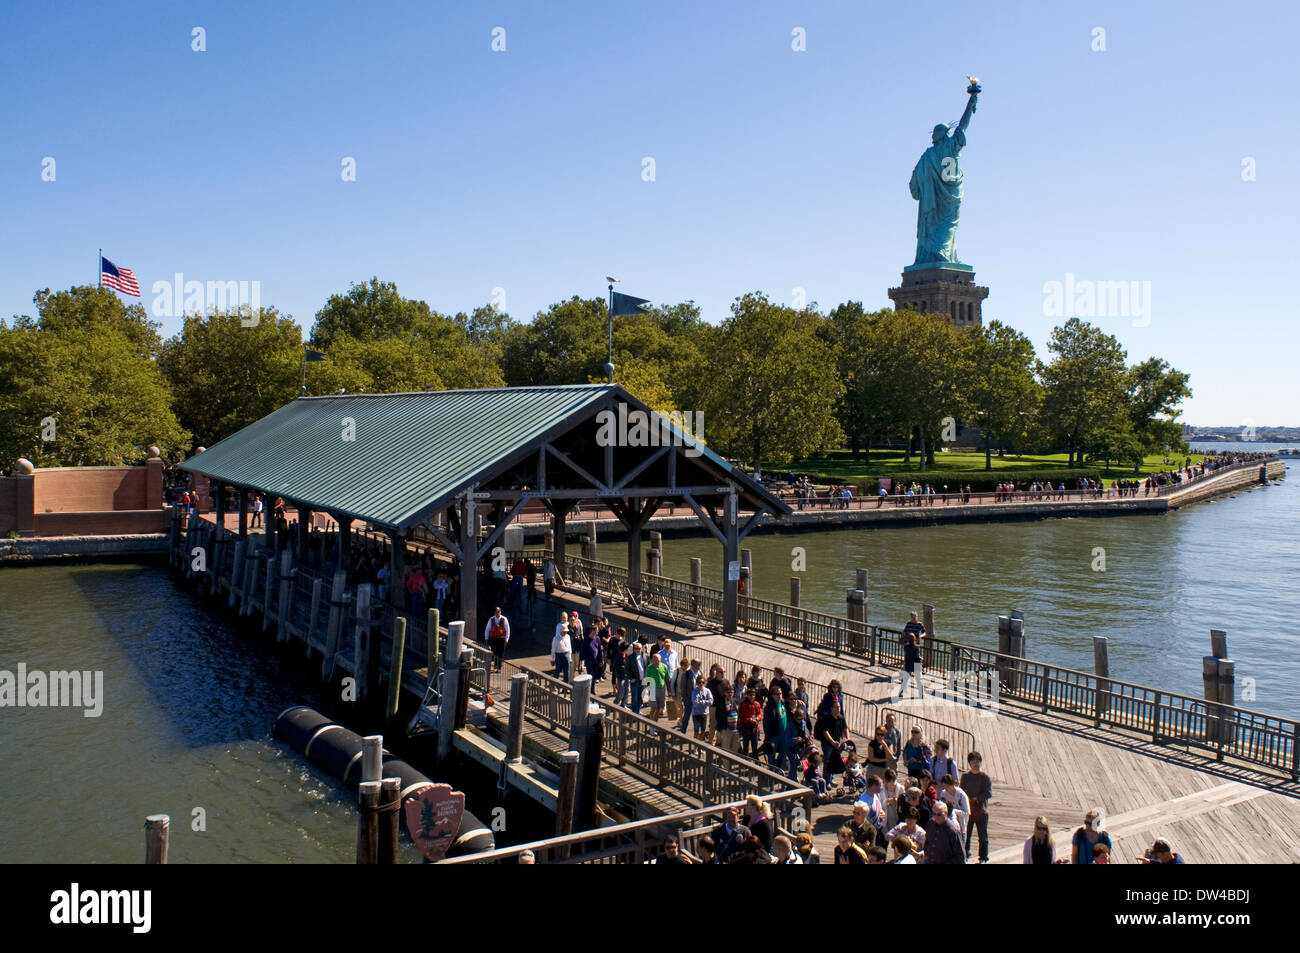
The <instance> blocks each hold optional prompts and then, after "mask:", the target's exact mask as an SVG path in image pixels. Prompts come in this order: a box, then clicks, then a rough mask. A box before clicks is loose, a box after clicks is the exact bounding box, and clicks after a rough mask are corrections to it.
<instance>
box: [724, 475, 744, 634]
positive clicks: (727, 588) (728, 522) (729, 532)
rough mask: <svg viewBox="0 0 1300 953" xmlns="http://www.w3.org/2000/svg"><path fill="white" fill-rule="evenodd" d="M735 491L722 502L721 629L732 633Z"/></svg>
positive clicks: (736, 571) (736, 568)
mask: <svg viewBox="0 0 1300 953" xmlns="http://www.w3.org/2000/svg"><path fill="white" fill-rule="evenodd" d="M736 507H737V500H736V493H735V489H734V487H733V489H732V492H731V493H729V494H728V496H727V502H726V503H725V504H724V506H723V509H724V515H723V518H722V523H723V544H722V631H723V633H724V634H726V635H733V634H735V631H736V621H737V602H736V596H737V589H738V588H739V584H740V527H739V526H737V525H736V518H737V514H736Z"/></svg>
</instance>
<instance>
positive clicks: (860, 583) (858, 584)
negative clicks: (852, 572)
mask: <svg viewBox="0 0 1300 953" xmlns="http://www.w3.org/2000/svg"><path fill="white" fill-rule="evenodd" d="M855 588H857V589H861V590H862V591H863V592H866V591H867V571H866V570H865V569H859V570H858V578H857V579H856V580H855ZM926 631H929V630H928V629H927V630H926Z"/></svg>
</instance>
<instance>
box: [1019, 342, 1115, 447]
mask: <svg viewBox="0 0 1300 953" xmlns="http://www.w3.org/2000/svg"><path fill="white" fill-rule="evenodd" d="M1047 347H1048V350H1049V351H1051V352H1052V360H1051V361H1050V362H1049V363H1046V364H1044V363H1043V362H1042V361H1039V362H1038V377H1039V379H1040V380H1041V381H1042V383H1043V392H1044V393H1043V411H1044V416H1045V419H1046V422H1047V424H1048V426H1049V427H1050V428H1051V430H1052V432H1053V433H1055V434H1057V435H1058V437H1059V438H1060V439H1061V440H1062V441H1063V442H1064V444H1065V448H1066V450H1067V451H1068V453H1069V461H1068V466H1071V467H1073V466H1075V464H1076V461H1082V459H1083V454H1084V453H1085V452H1086V451H1087V449H1088V447H1089V445H1090V444H1092V443H1094V442H1095V441H1094V437H1095V436H1096V435H1097V434H1098V433H1100V432H1101V431H1103V430H1108V431H1111V432H1116V428H1117V427H1118V424H1117V422H1116V418H1117V417H1119V416H1120V415H1123V414H1124V413H1125V411H1126V408H1125V404H1124V395H1125V387H1126V384H1127V369H1126V367H1125V363H1124V362H1125V357H1126V355H1125V352H1124V348H1123V347H1121V346H1120V343H1119V341H1118V340H1116V339H1115V337H1114V336H1113V335H1110V334H1106V333H1105V332H1103V331H1101V330H1100V329H1099V328H1096V327H1093V326H1092V325H1091V324H1088V323H1087V322H1085V321H1082V320H1080V319H1079V318H1070V319H1069V320H1068V321H1066V322H1065V324H1063V325H1059V326H1058V327H1055V328H1053V329H1052V337H1051V340H1050V342H1049V343H1048V345H1047Z"/></svg>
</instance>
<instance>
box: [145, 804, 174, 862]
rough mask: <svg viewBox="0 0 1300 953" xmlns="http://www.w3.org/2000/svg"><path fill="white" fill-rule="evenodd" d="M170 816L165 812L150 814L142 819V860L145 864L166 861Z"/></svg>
mask: <svg viewBox="0 0 1300 953" xmlns="http://www.w3.org/2000/svg"><path fill="white" fill-rule="evenodd" d="M170 825H171V817H170V816H168V815H166V814H150V815H149V816H148V817H146V818H145V819H144V862H145V863H146V864H165V863H167V833H168V828H169V827H170Z"/></svg>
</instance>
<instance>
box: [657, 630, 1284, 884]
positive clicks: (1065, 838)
mask: <svg viewBox="0 0 1300 953" xmlns="http://www.w3.org/2000/svg"><path fill="white" fill-rule="evenodd" d="M683 642H684V644H680V645H679V651H680V652H681V653H682V655H683V657H686V656H689V655H690V652H691V648H692V647H693V646H698V647H700V648H706V649H709V650H711V651H713V652H716V653H719V654H722V655H727V656H730V657H732V658H737V659H742V660H744V661H745V662H747V663H749V664H756V665H761V666H764V667H766V668H770V667H772V666H773V665H781V666H782V667H783V668H784V669H785V670H786V673H787V674H789V675H791V676H794V677H799V676H802V677H804V678H807V679H809V680H810V681H817V682H820V683H822V684H825V683H826V682H828V681H829V680H830V679H832V678H838V679H840V681H841V683H842V684H843V685H844V688H845V691H846V692H849V693H852V694H856V695H859V696H862V698H863V699H865V704H867V705H870V706H874V707H876V708H877V709H879V708H884V707H886V705H888V706H889V707H893V708H898V709H901V710H903V711H905V712H912V713H915V714H917V715H919V716H922V717H925V718H928V719H931V720H934V721H938V722H943V723H945V724H949V725H952V726H954V727H957V728H962V729H965V730H967V731H970V732H972V733H973V734H974V735H975V738H976V744H977V745H978V747H979V750H980V752H981V754H983V756H984V769H985V771H987V772H988V773H989V775H990V776H991V777H992V779H993V792H994V796H993V800H992V802H991V803H990V806H989V841H990V844H989V846H990V851H991V857H990V859H991V860H992V861H994V862H1010V863H1020V861H1021V849H1022V846H1023V844H1024V840H1025V838H1026V837H1028V836H1029V834H1030V833H1031V832H1032V830H1033V820H1034V817H1035V816H1037V815H1039V814H1041V815H1044V816H1045V817H1047V819H1048V821H1049V822H1050V823H1051V825H1052V829H1053V831H1054V837H1055V840H1056V844H1057V850H1058V856H1065V857H1068V856H1069V844H1070V836H1071V834H1072V832H1073V831H1074V830H1075V829H1077V828H1078V827H1079V826H1080V825H1081V824H1082V823H1083V816H1084V814H1085V813H1086V812H1087V810H1088V809H1089V808H1091V807H1098V808H1100V809H1101V810H1102V811H1103V812H1104V815H1105V818H1106V822H1105V827H1106V829H1107V830H1108V831H1109V832H1110V834H1111V838H1112V841H1113V843H1114V851H1113V857H1114V859H1115V860H1116V861H1117V862H1119V863H1135V862H1136V860H1135V858H1136V857H1137V855H1139V854H1141V853H1142V852H1143V850H1145V849H1146V848H1147V847H1150V846H1151V843H1152V841H1153V840H1154V839H1155V838H1156V837H1164V838H1166V839H1167V840H1168V841H1169V842H1170V844H1171V845H1172V846H1173V848H1174V850H1176V851H1178V852H1179V853H1181V854H1182V855H1183V856H1184V857H1185V858H1186V859H1187V861H1188V862H1189V863H1292V862H1296V861H1300V785H1297V784H1295V783H1293V782H1290V781H1287V780H1285V779H1279V778H1277V777H1275V776H1270V775H1264V774H1260V773H1257V772H1255V771H1253V770H1249V769H1245V768H1236V767H1233V766H1231V765H1224V764H1216V763H1214V762H1212V761H1209V762H1207V761H1206V759H1205V758H1203V757H1200V756H1196V755H1189V754H1184V753H1182V752H1179V751H1177V750H1173V749H1170V748H1166V747H1163V746H1156V745H1152V744H1151V743H1150V742H1149V741H1143V740H1142V739H1140V738H1137V737H1135V736H1131V735H1125V734H1121V733H1118V732H1114V731H1111V730H1107V729H1096V728H1093V726H1092V724H1091V722H1086V723H1085V722H1082V721H1077V720H1074V719H1071V718H1068V717H1065V716H1062V715H1057V714H1048V715H1044V714H1042V713H1041V712H1040V711H1038V710H1037V709H1030V708H1026V707H1022V706H1018V705H1016V704H1014V703H1013V704H1003V705H1001V706H1000V708H999V710H998V711H997V712H996V714H994V713H990V712H985V711H982V710H980V709H974V708H970V707H967V706H964V705H957V704H954V703H951V702H946V701H942V700H927V701H924V702H922V701H915V700H913V701H908V702H902V703H899V702H895V701H893V700H892V698H891V692H893V691H896V686H895V684H894V682H893V681H891V680H890V677H891V676H892V674H893V673H892V672H890V671H889V670H886V669H882V668H872V667H868V666H865V665H862V664H861V663H859V662H858V661H857V660H854V659H847V658H841V659H835V658H834V657H831V656H829V653H820V652H818V651H817V650H816V649H809V650H802V649H799V648H798V647H797V646H796V647H793V648H791V647H790V646H788V645H780V646H779V647H774V646H773V644H772V643H771V641H770V640H763V639H761V637H747V636H745V635H744V634H741V635H740V636H736V637H733V636H723V635H715V634H705V633H700V634H698V635H693V636H690V637H688V638H686V639H684V640H683ZM813 704H814V705H815V704H816V700H815V699H814V700H813ZM900 728H901V729H902V731H903V734H904V736H905V737H906V735H907V733H908V723H907V720H906V718H903V719H900ZM926 740H927V741H931V742H932V741H933V740H934V737H933V735H927V738H926ZM953 755H954V758H956V760H958V761H959V763H960V762H961V761H962V760H963V758H964V753H960V752H956V751H954V752H953ZM963 766H964V765H963ZM848 817H849V806H848V805H847V804H845V805H830V806H827V807H824V808H821V809H819V811H818V812H816V813H815V815H814V820H815V828H816V831H817V833H818V834H825V835H826V836H825V837H822V836H819V837H818V838H817V840H818V849H819V850H821V851H822V852H823V854H825V853H826V851H827V850H828V849H830V850H833V847H834V841H833V832H834V829H835V828H837V827H838V826H839V822H840V821H842V820H844V819H847V818H848ZM823 844H826V845H827V846H826V847H825V848H823V846H822V845H823ZM974 846H975V845H974V844H972V847H974Z"/></svg>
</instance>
